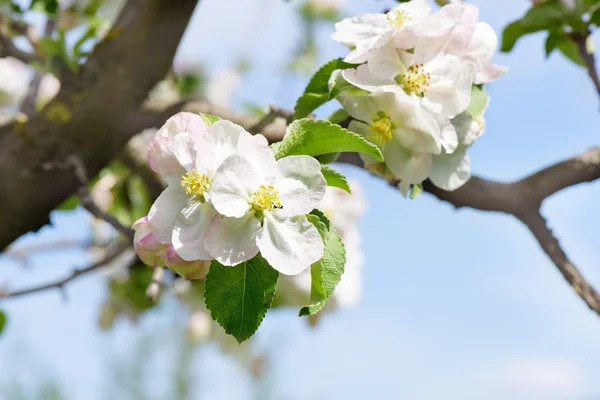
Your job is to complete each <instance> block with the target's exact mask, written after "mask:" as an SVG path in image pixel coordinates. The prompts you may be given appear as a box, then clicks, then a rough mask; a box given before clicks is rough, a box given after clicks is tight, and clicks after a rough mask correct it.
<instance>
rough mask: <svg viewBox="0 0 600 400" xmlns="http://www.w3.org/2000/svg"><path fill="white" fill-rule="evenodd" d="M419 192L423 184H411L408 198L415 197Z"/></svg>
mask: <svg viewBox="0 0 600 400" xmlns="http://www.w3.org/2000/svg"><path fill="white" fill-rule="evenodd" d="M421 193H423V185H422V184H421V183H417V184H415V185H412V188H411V189H410V199H411V200H414V199H416V198H417V197H419V195H420V194H421Z"/></svg>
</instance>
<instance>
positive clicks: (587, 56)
mask: <svg viewBox="0 0 600 400" xmlns="http://www.w3.org/2000/svg"><path fill="white" fill-rule="evenodd" d="M589 35H590V33H589V32H587V33H586V34H585V35H582V34H579V33H574V34H572V35H571V37H572V39H573V40H574V41H575V43H576V44H577V50H578V51H579V55H580V56H581V58H582V59H583V61H584V62H585V65H586V68H587V71H588V75H589V76H590V78H591V80H592V82H593V83H594V86H595V87H596V92H598V96H600V77H598V70H597V69H596V57H595V55H594V53H590V52H589V51H588V48H587V39H588V37H589Z"/></svg>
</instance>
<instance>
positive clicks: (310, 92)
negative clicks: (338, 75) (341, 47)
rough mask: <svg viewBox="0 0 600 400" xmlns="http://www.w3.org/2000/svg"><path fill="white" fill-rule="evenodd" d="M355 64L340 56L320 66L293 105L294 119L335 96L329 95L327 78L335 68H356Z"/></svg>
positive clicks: (302, 116) (308, 112) (305, 114)
mask: <svg viewBox="0 0 600 400" xmlns="http://www.w3.org/2000/svg"><path fill="white" fill-rule="evenodd" d="M357 66H358V65H357V64H348V63H346V62H344V61H343V60H342V59H341V58H337V59H335V60H332V61H330V62H328V63H327V64H325V65H324V66H322V67H321V68H320V69H319V70H318V71H317V72H316V73H315V74H314V75H313V77H312V78H311V80H310V82H309V83H308V86H306V89H305V90H304V93H303V94H302V96H300V98H299V99H298V101H297V102H296V107H294V119H299V118H304V117H306V116H307V115H308V114H310V113H311V112H313V111H314V110H315V109H317V108H318V107H319V106H321V105H322V104H325V103H326V102H328V101H329V100H331V99H332V98H334V97H335V96H330V93H329V79H330V78H331V75H332V74H333V72H334V71H335V70H338V69H347V68H356V67H357Z"/></svg>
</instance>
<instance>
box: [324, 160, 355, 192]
mask: <svg viewBox="0 0 600 400" xmlns="http://www.w3.org/2000/svg"><path fill="white" fill-rule="evenodd" d="M321 172H322V173H323V176H324V177H325V180H326V181H327V186H333V187H336V188H340V189H343V190H345V191H346V192H348V193H352V189H350V185H348V180H347V179H346V177H345V176H344V174H342V173H341V172H339V171H336V170H335V169H333V168H330V167H328V166H326V165H322V166H321Z"/></svg>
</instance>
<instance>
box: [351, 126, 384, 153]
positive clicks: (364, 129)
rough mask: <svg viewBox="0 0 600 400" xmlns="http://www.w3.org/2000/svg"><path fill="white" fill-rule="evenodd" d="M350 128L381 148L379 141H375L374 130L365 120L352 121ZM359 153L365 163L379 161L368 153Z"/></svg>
mask: <svg viewBox="0 0 600 400" xmlns="http://www.w3.org/2000/svg"><path fill="white" fill-rule="evenodd" d="M348 130H349V131H350V132H354V133H356V134H359V135H360V136H362V137H364V138H365V139H367V140H368V141H370V142H371V143H373V144H375V145H376V146H377V147H379V148H381V146H380V145H379V144H378V143H375V142H373V132H372V131H371V130H370V128H369V125H367V124H365V123H364V122H359V121H352V122H350V124H349V125H348ZM359 155H360V158H361V159H362V160H363V161H364V162H365V164H375V163H378V162H379V161H378V160H376V159H375V158H373V157H371V156H370V155H368V154H363V153H359Z"/></svg>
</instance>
